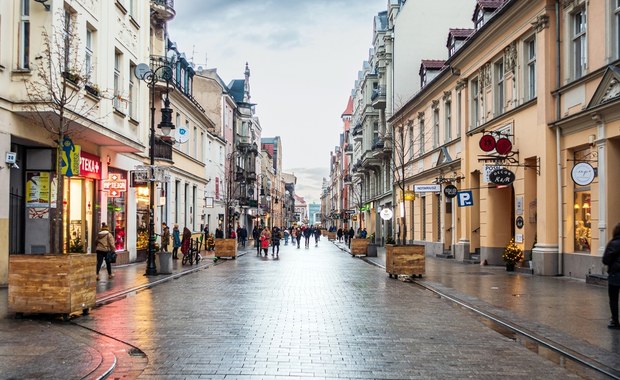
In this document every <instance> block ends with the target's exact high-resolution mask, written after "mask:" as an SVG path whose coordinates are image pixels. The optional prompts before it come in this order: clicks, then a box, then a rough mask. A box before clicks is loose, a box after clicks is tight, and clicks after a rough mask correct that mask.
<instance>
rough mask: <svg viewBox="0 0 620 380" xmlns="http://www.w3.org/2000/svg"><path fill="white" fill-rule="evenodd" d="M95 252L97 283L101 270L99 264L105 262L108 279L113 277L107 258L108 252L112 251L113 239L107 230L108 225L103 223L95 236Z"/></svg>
mask: <svg viewBox="0 0 620 380" xmlns="http://www.w3.org/2000/svg"><path fill="white" fill-rule="evenodd" d="M95 250H96V251H97V281H99V270H100V269H101V264H103V262H104V261H105V267H106V269H107V270H108V278H112V277H114V274H113V273H112V264H111V263H110V258H109V257H108V252H110V251H114V250H115V247H114V238H113V237H112V233H111V232H110V230H109V229H108V225H107V224H106V223H105V222H102V223H101V229H100V230H99V233H98V234H97V247H96V248H95Z"/></svg>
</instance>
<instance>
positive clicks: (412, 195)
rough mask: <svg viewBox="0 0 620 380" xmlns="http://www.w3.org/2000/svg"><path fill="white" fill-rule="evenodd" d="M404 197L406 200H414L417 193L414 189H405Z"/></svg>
mask: <svg viewBox="0 0 620 380" xmlns="http://www.w3.org/2000/svg"><path fill="white" fill-rule="evenodd" d="M404 199H405V200H406V201H414V200H415V193H414V192H413V191H412V190H405V197H404Z"/></svg>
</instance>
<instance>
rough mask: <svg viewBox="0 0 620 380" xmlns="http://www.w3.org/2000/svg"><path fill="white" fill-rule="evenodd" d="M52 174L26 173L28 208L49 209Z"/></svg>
mask: <svg viewBox="0 0 620 380" xmlns="http://www.w3.org/2000/svg"><path fill="white" fill-rule="evenodd" d="M49 205H50V173H49V172H40V171H27V172H26V207H49Z"/></svg>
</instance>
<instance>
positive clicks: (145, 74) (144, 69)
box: [134, 51, 176, 276]
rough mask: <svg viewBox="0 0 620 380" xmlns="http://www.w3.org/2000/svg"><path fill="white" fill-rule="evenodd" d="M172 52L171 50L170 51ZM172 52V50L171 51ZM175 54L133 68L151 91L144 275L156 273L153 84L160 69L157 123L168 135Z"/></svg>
mask: <svg viewBox="0 0 620 380" xmlns="http://www.w3.org/2000/svg"><path fill="white" fill-rule="evenodd" d="M171 52H172V51H171ZM172 53H174V52H172ZM175 57H176V56H175V55H174V54H172V55H171V56H169V57H168V59H163V60H162V65H161V66H159V67H157V68H155V69H151V67H149V65H147V64H146V63H141V64H139V65H138V66H136V68H135V72H134V74H135V76H136V78H138V79H139V80H142V81H145V82H146V84H147V86H148V87H149V89H150V91H151V136H150V144H149V145H150V150H149V159H150V163H149V170H150V175H149V245H148V256H147V260H146V273H145V275H146V276H154V275H157V267H156V266H155V240H156V237H155V92H156V91H155V84H156V83H157V81H158V80H159V79H160V77H159V76H158V73H160V71H161V79H163V80H164V81H165V82H166V93H165V94H166V97H165V99H164V107H163V108H162V109H161V123H159V124H158V125H157V128H159V129H160V130H161V132H162V134H163V135H164V136H168V135H170V132H171V131H172V130H173V129H174V124H172V109H170V99H169V98H168V92H169V89H168V86H169V85H170V81H171V80H172V76H173V71H172V67H171V66H172V65H174V61H175Z"/></svg>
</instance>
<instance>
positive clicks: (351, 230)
mask: <svg viewBox="0 0 620 380" xmlns="http://www.w3.org/2000/svg"><path fill="white" fill-rule="evenodd" d="M354 237H355V230H354V229H353V226H351V228H350V229H349V248H351V239H353V238H354Z"/></svg>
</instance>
